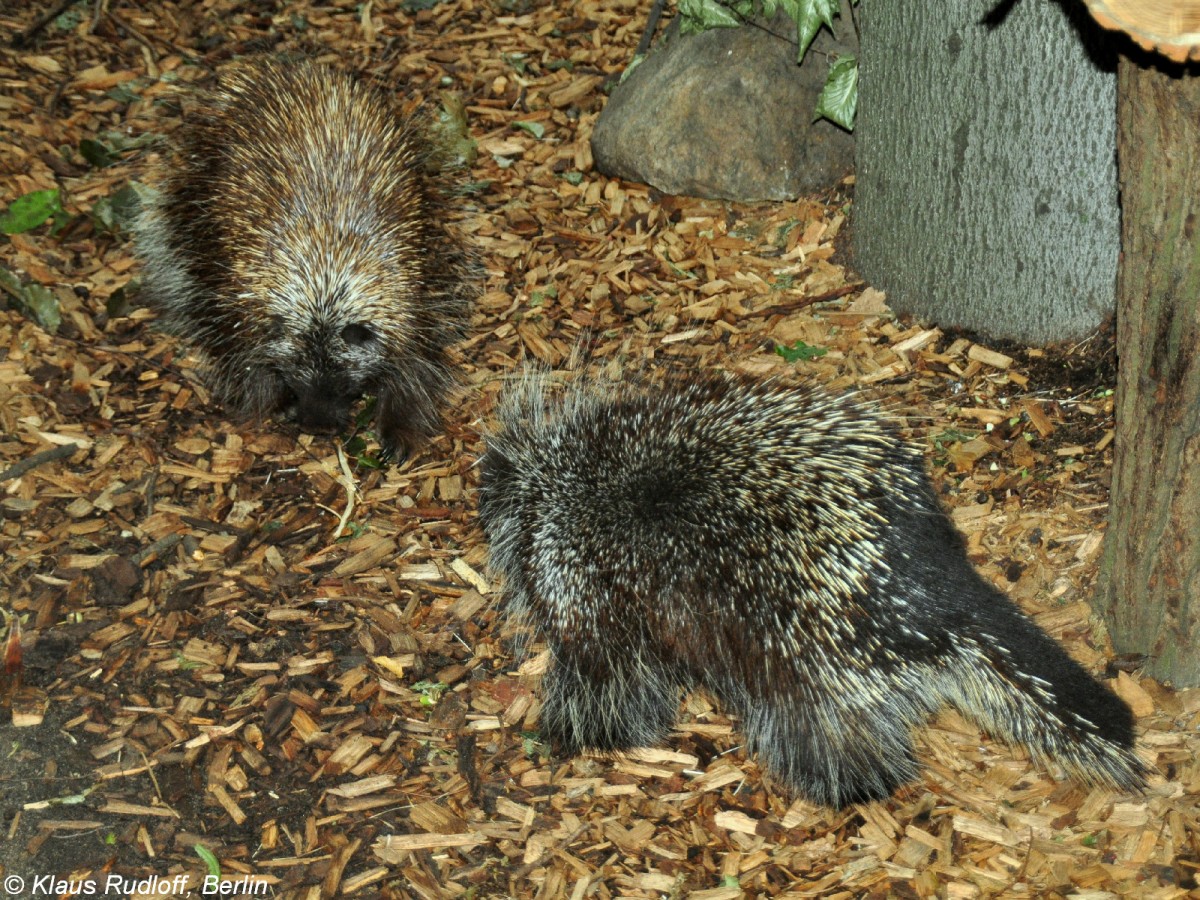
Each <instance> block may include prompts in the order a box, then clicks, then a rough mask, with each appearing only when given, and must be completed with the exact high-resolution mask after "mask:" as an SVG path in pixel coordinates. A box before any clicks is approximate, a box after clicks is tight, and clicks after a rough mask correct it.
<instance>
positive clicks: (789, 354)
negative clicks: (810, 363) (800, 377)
mask: <svg viewBox="0 0 1200 900" xmlns="http://www.w3.org/2000/svg"><path fill="white" fill-rule="evenodd" d="M775 352H776V353H778V354H779V355H780V356H782V357H783V359H784V361H785V362H790V363H791V362H796V361H797V360H808V359H816V358H817V357H820V356H824V355H825V354H826V353H828V352H829V351H828V350H827V349H826V348H825V347H814V346H812V345H811V344H806V343H804V341H796V343H794V344H792V346H790V347H785V346H783V344H776V345H775Z"/></svg>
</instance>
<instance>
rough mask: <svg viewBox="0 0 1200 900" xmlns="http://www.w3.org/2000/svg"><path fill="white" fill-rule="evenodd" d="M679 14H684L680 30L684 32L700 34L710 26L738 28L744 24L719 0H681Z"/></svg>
mask: <svg viewBox="0 0 1200 900" xmlns="http://www.w3.org/2000/svg"><path fill="white" fill-rule="evenodd" d="M679 14H680V15H681V16H683V23H682V24H681V25H680V26H679V30H680V31H682V32H683V33H684V34H698V33H699V32H701V31H708V29H710V28H736V27H737V26H738V25H741V24H742V20H741V19H739V18H738V17H737V16H735V15H734V14H733V13H732V12H730V11H729V8H728V7H727V6H726V5H725V4H723V3H721V2H719V0H679Z"/></svg>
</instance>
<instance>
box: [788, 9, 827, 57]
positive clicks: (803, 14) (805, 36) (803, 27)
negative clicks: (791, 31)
mask: <svg viewBox="0 0 1200 900" xmlns="http://www.w3.org/2000/svg"><path fill="white" fill-rule="evenodd" d="M780 3H781V5H782V6H783V8H784V9H785V10H787V12H788V15H789V16H791V17H792V21H794V22H795V23H796V41H797V43H798V44H799V50H798V51H797V52H796V62H801V61H802V60H803V59H804V54H805V53H807V52H808V46H809V44H811V43H812V42H813V38H815V37H816V36H817V32H818V31H820V30H821V26H822V25H824V26H826V27H827V28H828V29H829V30H830V31H832V30H833V17H834V16H836V15H837V14H838V0H780Z"/></svg>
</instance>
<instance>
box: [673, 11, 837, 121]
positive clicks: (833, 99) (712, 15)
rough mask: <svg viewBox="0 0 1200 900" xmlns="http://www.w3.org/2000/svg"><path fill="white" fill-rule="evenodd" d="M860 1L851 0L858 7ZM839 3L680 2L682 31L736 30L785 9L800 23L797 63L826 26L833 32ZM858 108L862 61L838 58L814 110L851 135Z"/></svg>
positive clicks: (827, 77)
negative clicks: (755, 19) (756, 17)
mask: <svg viewBox="0 0 1200 900" xmlns="http://www.w3.org/2000/svg"><path fill="white" fill-rule="evenodd" d="M857 3H858V0H851V4H852V5H853V4H857ZM838 7H839V2H838V0H679V14H680V16H681V18H682V21H681V24H680V30H681V31H682V32H683V33H684V34H696V33H698V32H701V31H708V29H710V28H736V27H738V26H740V25H742V24H743V23H744V22H745V21H746V19H748V18H749V17H750V16H754V15H762V16H766V17H768V18H769V17H771V16H774V15H775V13H776V12H778V11H779V10H780V9H782V10H783V11H784V12H785V13H787V15H788V17H789V18H790V19H791V20H792V21H793V22H795V23H796V44H797V48H798V49H797V52H796V62H797V63H799V62H803V61H804V54H805V53H807V52H808V48H809V45H811V44H812V42H813V38H815V37H816V36H817V32H818V31H820V30H821V27H822V26H824V27H826V28H828V29H829V30H830V31H833V20H834V18H835V17H837V16H838V15H839V8H838ZM857 108H858V58H857V57H855V56H853V55H852V54H843V55H839V56H837V57H835V58H834V60H833V62H832V63H830V66H829V74H828V75H827V76H826V78H825V86H824V88H823V89H822V90H821V96H820V97H818V98H817V107H816V109H815V110H814V113H815V115H814V116H813V118H816V119H828V120H829V121H831V122H833V123H834V124H836V125H840V126H841V127H842V128H845V129H846V130H847V131H852V130H854V115H855V112H856V111H857Z"/></svg>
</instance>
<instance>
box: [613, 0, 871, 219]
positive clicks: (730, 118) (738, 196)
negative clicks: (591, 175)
mask: <svg viewBox="0 0 1200 900" xmlns="http://www.w3.org/2000/svg"><path fill="white" fill-rule="evenodd" d="M838 25H839V28H838V32H839V37H838V38H837V39H836V40H835V39H834V37H833V36H832V35H830V34H829V33H828V32H827V31H826V30H825V29H822V31H821V33H820V34H818V36H817V39H816V40H815V41H814V42H813V44H812V46H811V47H810V48H809V51H808V53H807V54H805V57H804V63H803V64H802V65H799V66H798V65H796V43H795V28H794V26H793V25H792V23H791V21H790V20H789V19H787V18H786V17H785V16H783V15H782V14H781V15H778V16H777V17H776V18H775V19H774V20H773V21H770V22H766V23H752V24H749V25H744V26H742V27H740V28H716V29H713V30H711V31H707V32H704V33H703V34H687V35H685V34H680V33H679V20H678V19H676V20H675V21H674V22H672V23H671V24H670V25H669V26H668V28H667V30H666V32H665V34H664V36H663V39H662V40H661V41H660V42H659V44H658V46H656V47H655V48H654V49H653V50H651V52H650V53H648V54H647V55H646V58H645V59H644V60H643V61H642V63H641V64H640V65H639V66H637V67H636V68H635V69H634V70H633V71H632V72H630V73H629V77H628V78H626V79H625V81H624V82H623V83H622V84H620V85H618V86H617V87H616V88H615V89H614V90H613V92H612V95H611V96H610V97H609V100H608V104H607V105H606V106H605V108H604V111H603V112H601V114H600V116H599V118H598V119H597V120H596V128H595V131H594V132H593V134H592V156H593V158H594V159H595V162H596V168H597V169H599V170H600V171H601V172H603V173H605V174H606V175H613V176H616V177H619V178H624V179H626V180H629V181H640V182H644V183H647V184H650V185H652V186H654V187H656V188H658V189H659V190H660V191H663V192H665V193H668V194H686V195H688V196H693V197H715V198H721V199H727V200H790V199H794V198H796V197H798V196H800V195H802V194H807V193H813V192H816V191H820V190H823V189H825V188H828V187H830V186H831V185H833V184H834V183H836V182H837V180H838V179H839V178H841V177H842V176H843V175H845V174H846V173H847V172H849V171H850V170H851V168H852V167H853V164H854V139H853V137H851V135H849V134H848V133H846V132H845V131H843V130H842V129H841V128H838V127H837V126H836V125H834V124H832V123H831V122H827V121H825V120H823V119H822V120H820V121H817V122H814V121H813V120H812V119H813V110H814V109H815V107H816V102H817V97H818V96H819V95H820V93H821V88H822V86H823V85H824V83H825V76H826V74H827V73H828V70H829V62H830V59H831V56H830V54H831V53H853V52H855V49H856V48H855V42H854V36H853V29H852V28H851V27H850V23H849V20H848V19H843V20H841V21H840V22H838Z"/></svg>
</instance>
